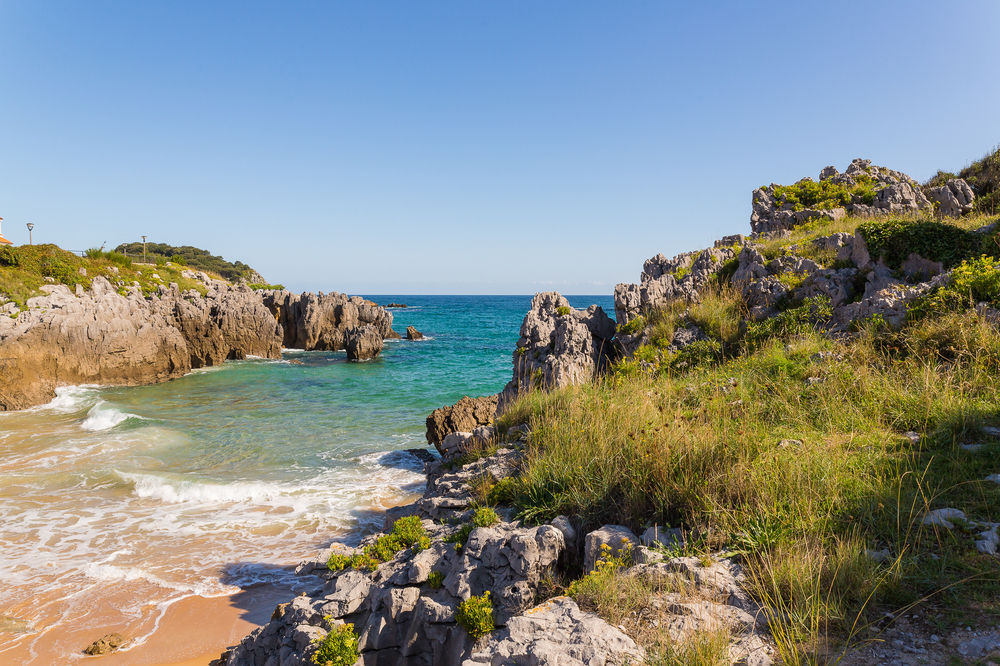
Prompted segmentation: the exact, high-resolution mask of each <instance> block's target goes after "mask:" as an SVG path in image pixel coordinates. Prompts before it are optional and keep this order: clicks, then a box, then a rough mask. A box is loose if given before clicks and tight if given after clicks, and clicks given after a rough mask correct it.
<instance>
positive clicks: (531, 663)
mask: <svg viewBox="0 0 1000 666" xmlns="http://www.w3.org/2000/svg"><path fill="white" fill-rule="evenodd" d="M643 658H644V653H643V651H642V649H641V648H639V646H638V645H636V644H635V641H633V640H632V639H631V638H629V637H628V636H626V635H625V634H624V633H623V632H622V631H621V630H620V629H618V628H617V627H613V626H611V625H610V624H608V623H607V622H605V621H604V620H603V619H601V618H600V617H598V616H597V615H595V614H593V613H588V612H584V611H582V610H580V608H579V607H578V606H577V605H576V602H574V601H573V600H572V599H570V598H569V597H555V598H553V599H549V600H548V601H546V602H545V603H543V604H541V605H539V606H536V607H534V608H532V609H531V610H529V611H528V612H527V613H525V614H524V615H520V616H518V617H514V618H511V620H510V621H509V622H508V623H507V626H506V627H505V628H503V629H502V630H501V631H497V632H495V633H493V634H491V635H490V637H489V640H488V641H487V642H486V644H485V645H484V646H483V647H482V648H481V649H479V650H477V651H476V652H475V653H474V654H473V655H472V656H471V657H470V658H469V659H467V660H465V661H464V662H462V663H463V666H476V665H477V664H490V665H491V666H506V665H507V664H522V665H524V666H536V665H537V666H542V665H544V666H577V665H579V666H611V665H612V664H621V665H624V664H629V663H641V662H642V660H643Z"/></svg>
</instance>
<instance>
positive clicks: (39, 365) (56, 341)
mask: <svg viewBox="0 0 1000 666" xmlns="http://www.w3.org/2000/svg"><path fill="white" fill-rule="evenodd" d="M185 277H187V278H191V279H195V280H197V281H198V282H199V283H200V284H201V285H203V288H204V293H201V292H199V291H197V290H195V289H189V290H187V291H184V292H182V291H181V290H180V289H179V288H178V287H177V285H176V284H171V285H169V286H160V287H159V288H158V289H157V290H156V291H155V292H154V293H152V294H148V295H147V294H144V293H143V291H142V290H141V289H140V288H139V287H138V286H136V285H132V286H123V287H118V288H116V287H114V286H112V284H111V283H110V282H109V281H108V280H107V279H105V278H104V277H100V276H99V277H95V278H94V279H93V281H92V283H91V288H90V289H89V290H84V289H83V288H81V287H79V286H78V287H77V289H76V290H75V292H74V291H70V289H69V288H67V287H66V286H64V285H61V284H49V285H45V286H43V287H42V291H43V292H44V295H42V296H36V297H34V298H31V299H29V300H28V302H27V304H26V305H27V307H25V308H23V309H20V308H18V307H17V306H16V305H15V304H14V303H8V304H6V305H4V306H2V308H0V313H2V314H3V315H4V316H0V410H11V409H23V408H25V407H31V406H33V405H37V404H41V403H44V402H47V401H49V400H51V399H52V398H53V397H54V396H55V389H56V387H58V386H62V385H68V384H121V385H135V384H146V383H153V382H160V381H165V380H168V379H172V378H174V377H179V376H181V375H183V374H185V373H187V372H189V371H190V370H192V369H194V368H200V367H204V366H211V365H218V364H219V363H222V362H223V361H225V360H227V359H241V358H246V357H248V356H259V357H263V358H278V357H280V355H281V348H282V345H283V344H284V346H297V347H299V348H302V349H309V350H311V349H345V347H347V346H348V344H349V343H350V344H351V346H352V349H353V350H354V355H353V358H355V359H357V360H364V359H368V358H373V357H374V356H375V355H377V354H378V352H379V351H380V350H381V348H382V345H381V342H382V338H383V337H385V336H386V335H388V333H389V332H390V331H391V328H390V327H391V324H392V315H391V314H389V313H388V312H386V311H385V310H383V309H382V308H380V307H378V306H376V305H375V304H373V303H370V302H368V301H365V300H363V299H360V298H348V297H347V296H343V295H341V294H328V295H323V294H318V295H317V294H301V295H298V294H289V293H288V292H267V293H263V294H262V292H256V291H253V290H251V289H250V288H248V287H246V286H244V285H237V286H233V285H230V284H228V283H226V282H223V281H220V280H214V279H211V278H209V277H208V276H207V275H205V274H204V273H196V272H193V271H186V272H185ZM280 304H283V305H280ZM286 327H287V328H286ZM289 341H290V342H291V343H292V344H289Z"/></svg>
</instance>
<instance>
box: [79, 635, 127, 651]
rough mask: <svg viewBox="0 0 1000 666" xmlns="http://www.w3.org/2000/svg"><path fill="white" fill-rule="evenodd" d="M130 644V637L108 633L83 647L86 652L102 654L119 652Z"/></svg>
mask: <svg viewBox="0 0 1000 666" xmlns="http://www.w3.org/2000/svg"><path fill="white" fill-rule="evenodd" d="M127 644H128V639H127V638H125V637H124V636H122V635H121V634H118V633H114V634H107V635H106V636H102V637H101V638H98V639H97V640H96V641H94V642H93V643H91V644H90V645H88V646H87V647H85V648H84V649H83V653H84V654H89V655H91V656H95V655H100V654H111V653H112V652H117V651H118V650H120V649H122V648H123V647H125V646H126V645H127Z"/></svg>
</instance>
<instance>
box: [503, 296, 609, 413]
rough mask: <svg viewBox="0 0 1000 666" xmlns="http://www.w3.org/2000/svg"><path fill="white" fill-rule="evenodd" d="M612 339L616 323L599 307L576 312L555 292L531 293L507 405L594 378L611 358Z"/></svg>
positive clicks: (515, 352) (508, 389)
mask: <svg viewBox="0 0 1000 666" xmlns="http://www.w3.org/2000/svg"><path fill="white" fill-rule="evenodd" d="M614 335H615V323H614V321H612V320H611V318H610V317H608V315H607V314H605V313H604V310H603V309H601V308H600V307H598V306H596V305H591V306H590V307H589V308H587V309H586V310H577V309H574V308H572V307H570V304H569V301H567V300H566V299H565V298H564V297H563V296H561V295H559V294H558V293H556V292H554V291H548V292H543V293H540V294H535V297H534V298H533V299H532V300H531V310H530V311H529V312H528V314H527V315H526V316H525V317H524V321H523V322H522V324H521V337H520V339H519V340H518V342H517V349H515V351H514V377H513V379H512V380H511V381H510V383H508V384H507V387H506V388H505V389H504V395H505V396H506V397H505V400H506V399H509V398H510V397H512V396H515V395H517V394H520V393H522V392H525V391H529V390H531V389H534V388H546V389H549V388H558V387H560V386H568V385H570V384H577V383H580V382H584V381H589V380H590V379H593V378H594V377H595V376H597V375H598V374H599V373H600V372H601V371H602V370H603V369H604V368H605V366H606V365H607V364H608V361H609V360H610V359H611V358H613V355H614V346H613V344H612V340H613V338H614Z"/></svg>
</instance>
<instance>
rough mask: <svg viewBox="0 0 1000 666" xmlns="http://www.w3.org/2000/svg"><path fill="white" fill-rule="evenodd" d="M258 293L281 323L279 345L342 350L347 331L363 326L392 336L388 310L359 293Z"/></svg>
mask: <svg viewBox="0 0 1000 666" xmlns="http://www.w3.org/2000/svg"><path fill="white" fill-rule="evenodd" d="M261 293H262V294H263V297H264V304H265V305H266V306H267V307H268V309H270V311H271V313H272V314H273V315H274V317H275V318H276V319H277V321H278V323H279V324H281V328H282V331H283V332H284V337H283V339H282V344H283V345H284V346H285V347H287V348H289V349H305V350H307V351H312V350H320V351H336V350H340V349H346V348H347V338H348V332H349V331H351V330H352V329H355V328H359V327H362V326H365V325H370V326H372V327H373V328H374V329H375V331H376V333H377V334H378V336H379V337H380V338H381V339H386V338H391V337H393V333H392V313H391V312H388V311H386V310H385V309H384V308H381V307H379V306H378V305H376V304H375V303H373V302H371V301H368V300H365V299H363V298H361V297H360V296H347V295H346V294H339V293H336V292H330V293H328V294H324V293H322V292H320V293H318V294H312V293H303V294H293V293H291V292H288V291H264V292H261Z"/></svg>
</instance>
